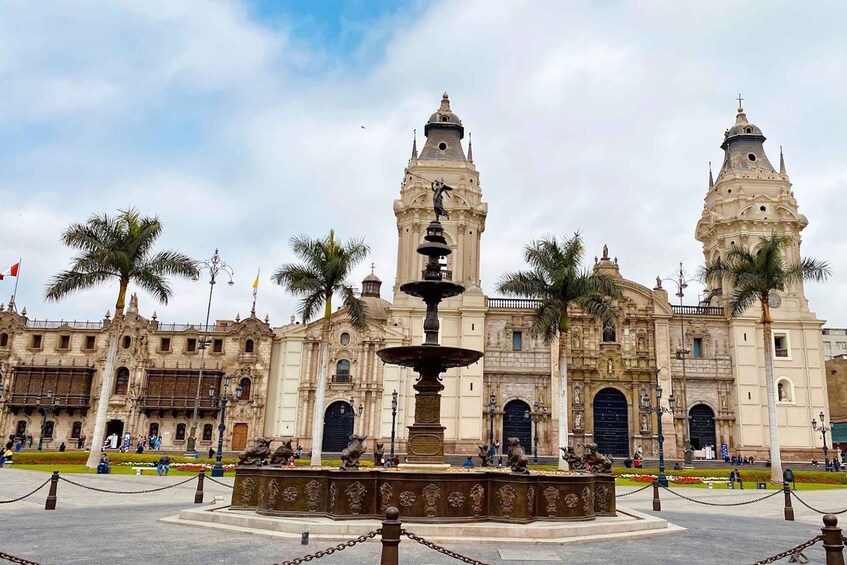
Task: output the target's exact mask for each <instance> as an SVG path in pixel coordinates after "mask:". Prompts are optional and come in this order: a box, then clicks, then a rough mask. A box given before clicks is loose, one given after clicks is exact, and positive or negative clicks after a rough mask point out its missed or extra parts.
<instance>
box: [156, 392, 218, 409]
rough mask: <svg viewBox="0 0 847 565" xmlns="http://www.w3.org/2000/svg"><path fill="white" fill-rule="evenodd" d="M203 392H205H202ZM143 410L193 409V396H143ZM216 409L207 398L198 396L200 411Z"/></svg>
mask: <svg viewBox="0 0 847 565" xmlns="http://www.w3.org/2000/svg"><path fill="white" fill-rule="evenodd" d="M203 392H206V390H204V391H203ZM141 408H142V409H143V410H185V409H191V410H193V409H194V397H193V396H145V397H144V398H142V399H141ZM217 409H218V407H217V406H216V405H215V403H214V402H213V401H212V399H211V398H209V397H208V396H205V395H202V394H201V396H200V410H217Z"/></svg>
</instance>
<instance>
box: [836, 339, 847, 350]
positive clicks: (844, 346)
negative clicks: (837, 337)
mask: <svg viewBox="0 0 847 565" xmlns="http://www.w3.org/2000/svg"><path fill="white" fill-rule="evenodd" d="M835 347H837V348H838V349H840V350H842V351H845V350H847V341H836V342H835Z"/></svg>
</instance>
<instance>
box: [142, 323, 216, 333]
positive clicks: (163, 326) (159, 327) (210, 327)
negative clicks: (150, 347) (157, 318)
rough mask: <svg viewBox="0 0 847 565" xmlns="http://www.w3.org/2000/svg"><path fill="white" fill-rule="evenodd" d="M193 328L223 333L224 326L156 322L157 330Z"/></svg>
mask: <svg viewBox="0 0 847 565" xmlns="http://www.w3.org/2000/svg"><path fill="white" fill-rule="evenodd" d="M187 330H194V331H196V332H198V333H223V332H225V331H226V329H225V328H223V327H220V326H218V325H216V324H209V325H208V326H207V325H206V324H160V323H156V331H157V332H184V331H187Z"/></svg>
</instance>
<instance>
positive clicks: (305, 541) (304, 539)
mask: <svg viewBox="0 0 847 565" xmlns="http://www.w3.org/2000/svg"><path fill="white" fill-rule="evenodd" d="M300 545H309V532H303V533H302V534H300Z"/></svg>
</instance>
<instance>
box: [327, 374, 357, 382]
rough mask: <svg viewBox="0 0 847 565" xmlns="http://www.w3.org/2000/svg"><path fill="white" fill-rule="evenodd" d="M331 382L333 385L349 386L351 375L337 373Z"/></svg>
mask: <svg viewBox="0 0 847 565" xmlns="http://www.w3.org/2000/svg"><path fill="white" fill-rule="evenodd" d="M331 382H332V383H333V384H350V383H352V382H353V375H351V374H350V373H338V374H336V375H332V379H331Z"/></svg>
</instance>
